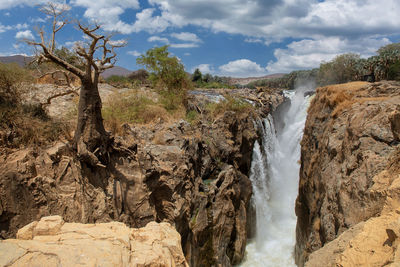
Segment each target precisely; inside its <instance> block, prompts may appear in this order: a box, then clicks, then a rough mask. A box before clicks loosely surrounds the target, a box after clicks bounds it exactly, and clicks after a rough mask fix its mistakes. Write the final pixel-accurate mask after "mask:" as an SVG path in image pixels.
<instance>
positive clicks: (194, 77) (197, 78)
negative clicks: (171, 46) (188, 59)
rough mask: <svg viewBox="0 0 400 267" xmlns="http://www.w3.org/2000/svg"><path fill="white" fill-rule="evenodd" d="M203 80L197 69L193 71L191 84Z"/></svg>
mask: <svg viewBox="0 0 400 267" xmlns="http://www.w3.org/2000/svg"><path fill="white" fill-rule="evenodd" d="M202 80H203V75H202V74H201V71H200V70H199V69H195V71H194V73H193V75H192V81H193V82H198V81H202Z"/></svg>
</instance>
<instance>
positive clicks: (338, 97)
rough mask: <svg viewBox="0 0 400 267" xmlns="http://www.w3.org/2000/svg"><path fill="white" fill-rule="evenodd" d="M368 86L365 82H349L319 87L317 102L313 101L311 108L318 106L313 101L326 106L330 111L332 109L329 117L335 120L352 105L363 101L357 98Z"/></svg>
mask: <svg viewBox="0 0 400 267" xmlns="http://www.w3.org/2000/svg"><path fill="white" fill-rule="evenodd" d="M368 84H369V83H367V82H350V83H346V84H336V85H329V86H324V87H320V88H318V89H317V94H318V95H319V96H320V97H319V100H317V99H314V100H313V101H314V103H313V106H316V105H319V104H318V103H315V101H319V102H320V104H326V105H327V106H328V107H329V108H330V109H333V111H332V113H331V116H332V117H334V118H336V117H338V116H339V115H340V114H341V113H342V112H343V111H344V110H347V109H349V108H350V107H351V106H352V105H353V104H354V103H356V102H360V101H363V100H362V99H363V98H359V96H360V95H359V91H360V90H361V89H362V88H364V87H365V86H367V85H368ZM319 108H320V107H319Z"/></svg>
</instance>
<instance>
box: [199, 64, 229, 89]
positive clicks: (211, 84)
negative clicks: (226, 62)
mask: <svg viewBox="0 0 400 267" xmlns="http://www.w3.org/2000/svg"><path fill="white" fill-rule="evenodd" d="M192 81H193V82H194V83H195V85H196V87H198V88H206V89H212V88H230V89H234V88H236V87H235V86H232V85H230V84H229V78H227V77H220V76H212V75H211V74H209V73H207V74H205V75H202V73H201V72H200V70H199V69H196V70H195V71H194V73H193V75H192Z"/></svg>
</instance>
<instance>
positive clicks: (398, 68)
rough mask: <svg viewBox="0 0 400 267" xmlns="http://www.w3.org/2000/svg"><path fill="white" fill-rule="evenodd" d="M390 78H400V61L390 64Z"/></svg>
mask: <svg viewBox="0 0 400 267" xmlns="http://www.w3.org/2000/svg"><path fill="white" fill-rule="evenodd" d="M388 79H389V80H397V81H399V80H400V61H397V62H395V63H393V64H392V65H390V67H389V71H388Z"/></svg>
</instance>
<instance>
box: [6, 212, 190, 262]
mask: <svg viewBox="0 0 400 267" xmlns="http://www.w3.org/2000/svg"><path fill="white" fill-rule="evenodd" d="M180 242H181V238H180V235H179V234H178V233H177V232H176V230H175V229H174V228H173V227H172V226H171V225H170V224H168V223H156V222H150V223H148V224H147V225H146V227H143V228H139V229H132V228H129V227H127V226H126V225H125V224H123V223H120V222H110V223H100V224H79V223H64V220H63V219H62V218H61V217H60V216H51V217H43V218H42V219H41V220H40V221H39V222H38V221H34V222H32V223H30V224H28V225H26V226H25V227H23V228H21V229H20V230H19V231H18V233H17V239H7V240H4V241H0V266H10V267H11V266H20V267H23V266H78V265H79V266H104V267H105V266H110V267H111V266H121V267H122V266H166V267H167V266H171V267H172V266H174V267H175V266H176V267H188V264H187V262H186V260H185V256H184V255H183V252H182V248H181V244H180Z"/></svg>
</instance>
